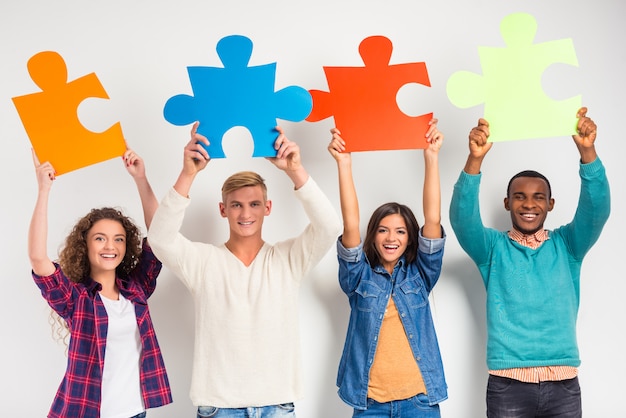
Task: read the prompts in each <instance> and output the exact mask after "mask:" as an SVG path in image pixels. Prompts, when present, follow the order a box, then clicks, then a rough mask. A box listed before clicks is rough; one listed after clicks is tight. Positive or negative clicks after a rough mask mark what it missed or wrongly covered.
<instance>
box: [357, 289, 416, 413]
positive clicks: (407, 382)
mask: <svg viewBox="0 0 626 418" xmlns="http://www.w3.org/2000/svg"><path fill="white" fill-rule="evenodd" d="M418 393H426V386H425V385H424V379H423V378H422V373H421V371H420V368H419V365H418V364H417V361H415V358H414V357H413V352H412V351H411V346H410V345H409V340H408V339H407V337H406V333H405V332H404V327H403V326H402V322H401V321H400V316H399V315H398V309H397V308H396V304H395V303H394V301H393V298H389V303H388V305H387V309H386V310H385V316H384V318H383V324H382V326H381V328H380V333H379V335H378V346H377V347H376V354H375V355H374V363H373V364H372V368H371V370H370V378H369V386H368V390H367V396H368V397H369V398H372V399H374V400H376V401H377V402H381V403H383V402H390V401H395V400H401V399H408V398H410V397H412V396H415V395H417V394H418Z"/></svg>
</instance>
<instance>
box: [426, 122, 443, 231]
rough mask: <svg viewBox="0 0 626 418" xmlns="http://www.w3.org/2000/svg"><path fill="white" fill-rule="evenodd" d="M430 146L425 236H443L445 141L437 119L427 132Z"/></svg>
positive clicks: (427, 155) (427, 171)
mask: <svg viewBox="0 0 626 418" xmlns="http://www.w3.org/2000/svg"><path fill="white" fill-rule="evenodd" d="M426 138H427V140H428V148H426V149H424V190H423V194H424V195H423V198H422V204H423V206H424V228H423V229H422V235H423V236H424V237H425V238H441V237H442V233H441V186H440V180H439V150H440V149H441V144H442V143H443V134H442V133H441V132H439V130H438V129H437V119H433V120H431V121H430V128H429V129H428V132H427V133H426Z"/></svg>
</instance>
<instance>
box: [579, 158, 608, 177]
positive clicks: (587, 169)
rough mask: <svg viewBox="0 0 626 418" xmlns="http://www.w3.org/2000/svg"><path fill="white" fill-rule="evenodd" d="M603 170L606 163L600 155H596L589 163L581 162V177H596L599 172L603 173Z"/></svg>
mask: <svg viewBox="0 0 626 418" xmlns="http://www.w3.org/2000/svg"><path fill="white" fill-rule="evenodd" d="M603 171H604V165H603V164H602V161H601V160H600V157H596V159H595V160H593V161H592V162H590V163H587V164H584V163H582V162H581V163H580V176H581V177H595V176H596V175H597V174H598V173H601V172H603Z"/></svg>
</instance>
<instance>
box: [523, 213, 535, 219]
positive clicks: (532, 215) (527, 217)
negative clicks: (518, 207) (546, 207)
mask: <svg viewBox="0 0 626 418" xmlns="http://www.w3.org/2000/svg"><path fill="white" fill-rule="evenodd" d="M522 217H523V218H526V219H535V218H536V217H537V215H535V214H533V213H524V214H522Z"/></svg>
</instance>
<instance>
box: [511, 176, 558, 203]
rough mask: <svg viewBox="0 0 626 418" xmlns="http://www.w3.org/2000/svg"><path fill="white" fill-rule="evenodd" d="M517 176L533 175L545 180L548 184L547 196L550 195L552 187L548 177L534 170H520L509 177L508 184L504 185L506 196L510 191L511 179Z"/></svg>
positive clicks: (549, 196)
mask: <svg viewBox="0 0 626 418" xmlns="http://www.w3.org/2000/svg"><path fill="white" fill-rule="evenodd" d="M519 177H533V178H538V179H541V180H543V181H545V182H546V184H547V185H548V198H551V197H552V187H551V186H550V182H549V181H548V178H547V177H546V176H544V175H543V174H541V173H539V172H537V171H534V170H524V171H520V172H519V173H517V174H516V175H514V176H513V177H511V180H509V184H508V186H506V197H509V193H510V192H511V183H513V180H515V179H516V178H519Z"/></svg>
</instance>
